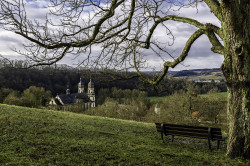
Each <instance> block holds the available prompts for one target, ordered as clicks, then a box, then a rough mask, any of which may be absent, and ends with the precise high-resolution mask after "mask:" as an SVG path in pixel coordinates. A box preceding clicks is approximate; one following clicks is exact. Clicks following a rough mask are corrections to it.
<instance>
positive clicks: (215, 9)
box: [204, 0, 223, 21]
mask: <svg viewBox="0 0 250 166" xmlns="http://www.w3.org/2000/svg"><path fill="white" fill-rule="evenodd" d="M204 2H205V3H206V4H207V6H208V7H209V8H210V10H211V12H212V13H214V15H215V16H216V17H217V18H218V19H219V20H220V21H223V15H222V12H221V7H220V2H219V1H218V0H204Z"/></svg>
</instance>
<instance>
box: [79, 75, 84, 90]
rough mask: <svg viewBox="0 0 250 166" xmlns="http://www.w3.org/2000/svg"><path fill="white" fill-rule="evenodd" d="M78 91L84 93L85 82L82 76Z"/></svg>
mask: <svg viewBox="0 0 250 166" xmlns="http://www.w3.org/2000/svg"><path fill="white" fill-rule="evenodd" d="M78 93H84V83H83V82H82V78H81V77H80V82H79V83H78Z"/></svg>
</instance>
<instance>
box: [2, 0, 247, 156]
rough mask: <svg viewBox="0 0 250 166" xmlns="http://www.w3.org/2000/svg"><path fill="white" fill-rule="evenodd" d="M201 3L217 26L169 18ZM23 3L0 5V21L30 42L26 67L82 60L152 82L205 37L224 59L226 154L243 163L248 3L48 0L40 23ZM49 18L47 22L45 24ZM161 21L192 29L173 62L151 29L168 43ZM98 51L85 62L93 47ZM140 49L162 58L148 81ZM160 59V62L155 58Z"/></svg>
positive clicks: (14, 0) (6, 0)
mask: <svg viewBox="0 0 250 166" xmlns="http://www.w3.org/2000/svg"><path fill="white" fill-rule="evenodd" d="M200 2H205V4H206V5H207V7H208V8H210V10H211V12H212V13H213V14H214V15H215V16H216V17H217V18H218V20H219V21H220V22H221V26H220V27H218V26H216V25H213V24H211V23H207V24H203V23H201V22H199V21H197V20H195V19H192V18H186V17H180V16H178V15H175V14H173V13H172V12H171V11H172V9H176V10H178V9H180V8H183V7H196V6H197V5H198V3H200ZM27 4H28V2H26V1H24V0H1V1H0V7H1V10H0V24H1V26H2V28H4V29H6V30H9V31H12V32H15V33H16V34H18V35H20V36H22V37H24V38H25V39H27V40H28V41H30V43H28V44H26V45H25V46H24V47H25V49H26V51H25V52H19V53H20V54H23V55H25V56H26V57H27V58H28V59H29V60H31V61H32V62H34V63H35V64H34V65H50V64H53V63H56V62H58V61H59V60H61V59H62V58H63V57H64V56H65V55H67V54H69V55H79V56H86V57H85V60H84V61H82V64H86V65H93V64H95V65H98V66H102V67H103V66H112V68H115V69H120V68H123V69H124V68H125V69H129V68H135V69H136V71H137V76H139V77H141V78H142V79H143V80H144V81H146V82H149V83H150V84H153V85H156V84H158V83H159V82H160V81H161V80H162V79H163V78H164V76H165V75H166V73H167V71H168V69H169V68H174V67H175V66H176V65H178V64H180V63H181V62H183V61H184V60H185V58H186V57H187V56H188V53H189V51H190V48H191V46H192V45H193V43H194V42H195V41H196V40H197V39H198V38H200V36H202V35H206V36H207V37H208V39H209V41H210V43H211V44H212V48H211V50H212V51H213V52H215V53H218V54H222V55H223V56H224V62H223V64H222V67H221V69H222V71H223V73H224V76H225V78H226V81H227V87H228V125H229V140H228V146H227V155H228V156H229V157H231V158H234V157H238V156H244V157H246V158H250V84H249V83H250V20H249V19H250V1H249V0H240V1H239V0H186V1H182V0H127V1H126V0H50V5H49V9H50V10H49V13H48V15H47V16H46V19H45V21H43V22H39V21H38V20H31V19H29V17H28V14H27V12H26V6H27ZM52 17H53V19H51V18H52ZM169 21H175V22H182V23H187V24H190V25H191V26H194V27H195V28H196V31H195V32H194V33H193V34H192V35H191V36H190V37H189V39H188V40H187V41H186V44H185V46H184V48H183V50H182V53H181V54H180V55H179V56H178V57H173V56H172V55H171V53H170V52H169V51H168V49H167V47H166V45H171V43H161V42H160V41H159V40H157V38H154V33H155V32H156V29H157V28H158V27H160V26H161V27H164V28H165V32H162V33H163V35H166V37H169V38H170V39H172V40H173V41H174V36H173V35H172V32H171V30H170V29H169V26H168V25H169ZM97 46H99V47H100V48H101V51H100V54H99V55H98V56H96V57H93V54H91V52H92V50H93V47H97ZM145 50H151V52H154V54H155V55H157V56H159V57H161V58H163V56H165V55H169V56H170V57H172V60H164V62H163V69H162V71H161V73H159V74H157V75H156V76H155V77H154V78H153V79H151V78H148V77H146V76H145V75H144V74H142V72H140V70H141V69H142V68H145V67H147V66H146V63H145V54H144V52H145ZM163 59H164V58H163Z"/></svg>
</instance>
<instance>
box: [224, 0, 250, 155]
mask: <svg viewBox="0 0 250 166" xmlns="http://www.w3.org/2000/svg"><path fill="white" fill-rule="evenodd" d="M224 1H226V2H223V3H222V7H223V8H222V12H223V17H224V20H223V22H222V29H223V41H224V46H225V54H224V56H225V60H224V63H223V65H222V71H223V73H224V75H225V78H226V80H227V87H228V108H227V115H228V126H229V137H228V146H227V155H228V156H229V157H230V158H235V157H242V156H243V157H245V158H250V2H249V0H240V1H238V0H237V1H236V0H235V1H233V2H232V1H231V2H228V0H224Z"/></svg>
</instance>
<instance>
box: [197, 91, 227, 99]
mask: <svg viewBox="0 0 250 166" xmlns="http://www.w3.org/2000/svg"><path fill="white" fill-rule="evenodd" d="M200 96H201V97H207V98H224V99H225V100H226V99H227V92H219V93H211V94H203V95H200Z"/></svg>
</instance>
